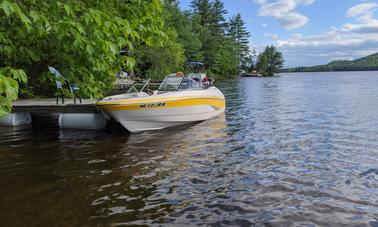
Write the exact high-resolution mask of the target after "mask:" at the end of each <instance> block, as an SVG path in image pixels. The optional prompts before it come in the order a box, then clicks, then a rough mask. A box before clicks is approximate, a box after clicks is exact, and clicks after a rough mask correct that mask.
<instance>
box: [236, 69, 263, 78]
mask: <svg viewBox="0 0 378 227" xmlns="http://www.w3.org/2000/svg"><path fill="white" fill-rule="evenodd" d="M240 76H241V77H262V75H261V74H259V73H258V72H257V71H256V70H253V71H251V72H246V73H242V74H240Z"/></svg>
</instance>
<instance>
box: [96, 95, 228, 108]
mask: <svg viewBox="0 0 378 227" xmlns="http://www.w3.org/2000/svg"><path fill="white" fill-rule="evenodd" d="M96 104H97V106H98V107H99V108H100V109H102V110H104V111H117V110H148V109H154V108H155V109H156V108H173V107H186V106H197V105H210V106H213V107H214V108H225V100H224V99H221V98H218V97H216V98H193V97H191V98H186V97H180V99H177V97H176V98H154V99H151V98H150V99H144V100H125V101H118V102H117V101H115V102H106V101H102V102H97V103H96Z"/></svg>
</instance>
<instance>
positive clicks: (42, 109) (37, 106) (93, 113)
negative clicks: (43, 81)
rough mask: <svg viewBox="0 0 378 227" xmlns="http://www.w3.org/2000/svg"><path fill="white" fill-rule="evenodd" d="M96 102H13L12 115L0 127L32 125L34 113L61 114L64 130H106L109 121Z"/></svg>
mask: <svg viewBox="0 0 378 227" xmlns="http://www.w3.org/2000/svg"><path fill="white" fill-rule="evenodd" d="M95 103H96V100H93V99H84V100H82V103H79V102H78V101H77V103H76V104H75V103H74V101H73V100H69V99H66V100H65V102H64V104H63V103H61V102H60V103H58V104H56V99H55V98H50V99H23V100H17V101H15V102H13V108H12V113H10V114H8V115H6V116H5V117H3V118H1V119H0V126H7V127H16V126H21V125H25V124H31V122H32V116H33V113H46V114H59V127H60V128H62V129H88V130H99V129H102V128H105V127H106V125H107V119H106V118H105V117H104V116H103V115H102V114H101V113H100V112H99V110H98V109H97V108H96V105H95Z"/></svg>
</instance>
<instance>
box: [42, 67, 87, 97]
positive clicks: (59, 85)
mask: <svg viewBox="0 0 378 227" xmlns="http://www.w3.org/2000/svg"><path fill="white" fill-rule="evenodd" d="M48 68H49V71H50V72H51V74H53V75H54V79H55V85H56V89H57V90H58V93H57V96H56V104H58V103H59V96H60V97H61V98H62V103H63V104H64V88H63V84H66V85H67V86H68V87H69V88H70V93H71V95H72V96H73V99H74V103H75V104H76V95H77V92H78V91H79V90H80V88H79V87H78V86H76V85H75V84H70V82H69V81H68V80H67V79H66V78H65V77H64V76H63V75H62V74H61V73H60V72H59V71H58V70H57V69H55V68H53V67H51V66H49V67H48ZM78 98H79V100H80V103H82V100H81V97H80V96H79V97H78Z"/></svg>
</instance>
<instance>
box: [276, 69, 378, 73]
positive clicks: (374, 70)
mask: <svg viewBox="0 0 378 227" xmlns="http://www.w3.org/2000/svg"><path fill="white" fill-rule="evenodd" d="M337 72H340V73H341V72H378V69H373V70H338V71H280V73H337Z"/></svg>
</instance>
